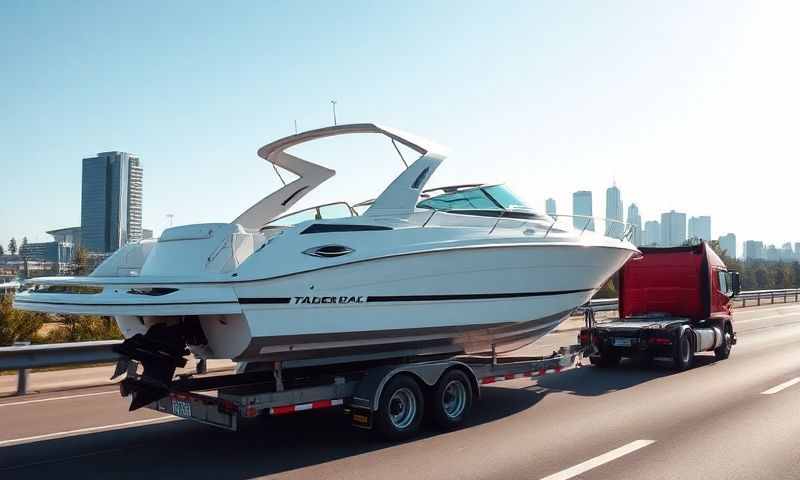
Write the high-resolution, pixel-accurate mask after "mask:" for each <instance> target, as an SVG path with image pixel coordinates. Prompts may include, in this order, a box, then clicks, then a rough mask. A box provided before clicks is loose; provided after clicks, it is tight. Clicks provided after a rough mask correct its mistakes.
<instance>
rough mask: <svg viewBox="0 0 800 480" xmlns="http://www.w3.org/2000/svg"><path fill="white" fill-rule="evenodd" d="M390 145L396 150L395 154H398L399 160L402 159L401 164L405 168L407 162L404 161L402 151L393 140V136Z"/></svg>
mask: <svg viewBox="0 0 800 480" xmlns="http://www.w3.org/2000/svg"><path fill="white" fill-rule="evenodd" d="M392 145H394V149H395V150H397V154H398V155H400V160H402V161H403V165H405V166H406V168H408V163H407V162H406V159H405V158H403V153H402V152H401V151H400V149H399V148H397V143H396V142H395V141H394V138H393V139H392Z"/></svg>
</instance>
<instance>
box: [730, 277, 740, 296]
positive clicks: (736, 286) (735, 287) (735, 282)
mask: <svg viewBox="0 0 800 480" xmlns="http://www.w3.org/2000/svg"><path fill="white" fill-rule="evenodd" d="M729 273H730V274H731V291H732V292H733V294H732V295H731V298H733V297H735V296H737V295H739V292H741V291H742V285H741V283H740V281H739V272H729Z"/></svg>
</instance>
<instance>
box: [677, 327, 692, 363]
mask: <svg viewBox="0 0 800 480" xmlns="http://www.w3.org/2000/svg"><path fill="white" fill-rule="evenodd" d="M672 361H673V366H674V368H675V370H677V371H679V372H682V371H684V370H689V369H690V368H692V365H693V364H694V348H693V347H692V339H691V338H690V334H689V330H684V331H683V332H682V333H681V335H680V337H678V341H677V342H675V345H674V347H673V350H672Z"/></svg>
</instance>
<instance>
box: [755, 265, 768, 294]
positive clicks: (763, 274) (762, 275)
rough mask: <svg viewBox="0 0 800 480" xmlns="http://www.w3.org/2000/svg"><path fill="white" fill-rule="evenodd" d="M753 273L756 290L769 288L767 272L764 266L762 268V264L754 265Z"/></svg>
mask: <svg viewBox="0 0 800 480" xmlns="http://www.w3.org/2000/svg"><path fill="white" fill-rule="evenodd" d="M753 274H754V277H755V287H756V289H757V290H766V289H768V288H771V285H770V281H769V272H767V269H766V268H764V267H763V266H762V265H759V266H758V267H756V269H755V271H754V272H753Z"/></svg>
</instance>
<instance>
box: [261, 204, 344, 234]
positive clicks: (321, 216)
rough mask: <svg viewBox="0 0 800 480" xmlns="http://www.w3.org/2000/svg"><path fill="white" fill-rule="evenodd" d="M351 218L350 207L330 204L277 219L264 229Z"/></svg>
mask: <svg viewBox="0 0 800 480" xmlns="http://www.w3.org/2000/svg"><path fill="white" fill-rule="evenodd" d="M352 216H353V212H352V211H351V210H350V206H349V205H348V204H346V203H344V202H339V203H330V204H327V205H319V206H316V207H310V208H306V209H305V210H300V211H298V212H294V213H290V214H289V215H284V216H283V217H278V218H276V219H275V220H273V221H271V222H269V223H268V224H266V225H265V226H264V227H265V228H266V227H289V226H292V225H297V224H298V223H302V222H305V221H308V220H326V219H332V218H349V217H352Z"/></svg>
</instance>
